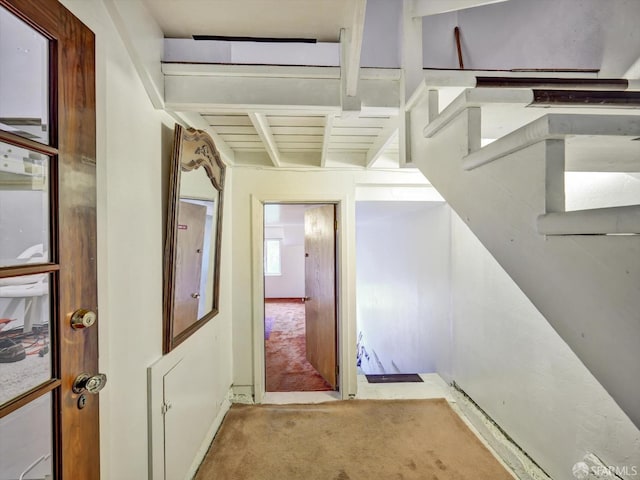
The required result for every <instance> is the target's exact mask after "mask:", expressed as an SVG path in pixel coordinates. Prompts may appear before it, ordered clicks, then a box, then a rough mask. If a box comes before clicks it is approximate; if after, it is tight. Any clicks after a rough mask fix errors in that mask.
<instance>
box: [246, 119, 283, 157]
mask: <svg viewBox="0 0 640 480" xmlns="http://www.w3.org/2000/svg"><path fill="white" fill-rule="evenodd" d="M249 118H250V119H251V122H252V123H253V126H254V127H255V129H256V131H257V132H258V135H260V138H261V139H262V143H263V144H264V148H265V150H266V151H267V153H268V154H269V158H271V161H272V162H273V165H274V166H276V167H280V166H281V165H282V160H281V157H280V151H279V150H278V145H277V143H276V141H275V139H274V138H273V133H272V132H271V127H270V126H269V122H268V121H267V117H266V116H265V115H263V114H262V113H249Z"/></svg>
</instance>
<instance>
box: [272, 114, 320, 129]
mask: <svg viewBox="0 0 640 480" xmlns="http://www.w3.org/2000/svg"><path fill="white" fill-rule="evenodd" d="M267 119H268V120H269V125H271V126H272V127H323V126H324V122H325V115H315V116H300V115H297V116H289V115H269V116H268V117H267Z"/></svg>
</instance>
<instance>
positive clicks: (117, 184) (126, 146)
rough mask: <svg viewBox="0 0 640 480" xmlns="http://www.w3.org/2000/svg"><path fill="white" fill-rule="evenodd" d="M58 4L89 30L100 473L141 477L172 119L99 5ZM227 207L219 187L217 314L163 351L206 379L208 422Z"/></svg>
mask: <svg viewBox="0 0 640 480" xmlns="http://www.w3.org/2000/svg"><path fill="white" fill-rule="evenodd" d="M63 3H64V4H65V5H66V6H67V8H69V9H70V10H71V11H72V12H73V13H74V14H75V15H76V16H78V17H79V18H80V19H81V20H82V21H83V22H85V23H86V24H87V25H88V26H89V28H91V29H92V30H93V31H94V32H95V34H96V50H97V59H96V83H97V147H98V148H97V154H98V158H97V175H98V297H99V305H100V312H99V319H100V320H99V328H100V369H101V371H103V372H105V373H106V374H107V375H108V376H109V383H108V384H107V386H106V388H105V389H104V390H103V391H102V392H101V394H100V397H101V398H100V399H101V401H100V406H101V415H100V416H101V418H100V428H101V474H102V478H106V479H109V478H113V479H118V480H129V479H131V480H140V479H143V478H147V474H148V472H147V470H148V468H147V455H148V441H149V439H148V436H147V371H146V369H147V367H148V366H149V365H151V364H152V363H153V362H154V361H156V360H157V359H159V358H160V357H161V356H162V259H163V244H162V243H163V240H162V237H163V231H164V220H163V216H164V210H165V205H166V202H165V195H166V181H167V178H166V173H165V172H166V162H167V159H168V158H169V157H168V156H169V154H170V150H171V142H172V138H173V124H174V122H173V120H172V119H171V118H170V117H169V116H168V115H167V114H165V113H163V112H160V111H157V110H155V109H154V108H153V107H152V105H151V102H150V100H149V97H148V96H147V94H146V92H145V90H144V88H143V86H142V83H141V81H140V79H139V77H138V75H137V73H136V70H135V68H134V66H133V63H132V61H131V59H130V57H129V55H128V53H127V51H126V49H125V46H124V45H123V43H122V41H121V39H120V37H119V36H118V34H117V33H116V29H115V27H114V25H113V24H112V23H111V21H110V17H109V13H108V12H107V10H106V9H105V6H104V4H103V2H102V1H99V0H64V2H63ZM154 41H155V42H162V38H161V36H160V35H159V36H158V38H150V39H149V42H150V43H153V42H154ZM232 178H233V176H232V175H230V176H229V178H228V186H229V188H230V187H231V184H232ZM163 185H165V187H164V188H163ZM231 206H232V205H231V194H230V191H227V195H226V199H225V207H227V209H226V210H225V219H224V227H223V239H222V258H221V261H222V265H221V266H222V271H221V291H220V295H221V297H220V306H221V311H220V313H219V314H218V316H217V317H215V318H214V319H213V320H212V321H210V322H209V323H208V324H207V325H205V326H204V327H203V328H202V329H200V330H199V331H198V333H197V334H196V335H194V336H193V337H191V338H190V339H188V340H187V341H185V342H184V343H183V344H182V345H180V346H179V347H178V349H176V351H174V352H172V353H171V355H176V356H177V355H185V356H188V357H189V358H196V359H200V361H196V362H193V365H195V366H196V368H193V369H191V370H189V372H188V374H189V375H192V376H193V383H194V385H196V384H198V382H205V384H212V389H213V390H214V391H215V398H210V399H207V402H206V404H205V405H203V406H202V409H200V408H199V409H197V410H198V411H203V410H204V411H206V412H208V413H209V415H208V416H209V417H210V418H211V417H214V416H215V415H216V413H217V408H219V405H220V404H221V401H222V399H223V398H224V397H225V395H226V394H227V391H228V388H229V386H230V384H231V368H232V365H231V351H230V349H231V345H230V344H231V342H230V337H231V314H230V312H231V301H230V300H231V295H230V278H231V270H230V267H231V265H230V263H229V262H228V259H229V256H230V250H231ZM212 355H213V356H214V357H215V358H213V357H212ZM198 367H199V368H198ZM205 420H206V421H208V420H209V419H208V418H206V419H204V420H203V422H204V421H205ZM186 423H188V422H185V424H186ZM182 435H187V436H190V435H193V433H192V432H190V431H183V432H182ZM194 455H195V452H194Z"/></svg>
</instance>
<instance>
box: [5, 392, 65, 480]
mask: <svg viewBox="0 0 640 480" xmlns="http://www.w3.org/2000/svg"><path fill="white" fill-rule="evenodd" d="M52 426H53V422H52V419H51V394H46V395H43V396H42V397H40V398H38V399H36V400H34V401H33V402H30V403H28V404H27V405H25V406H24V407H22V408H20V409H18V410H16V411H15V412H13V413H10V414H9V415H7V416H6V417H3V418H0V478H2V479H5V478H6V479H19V478H23V479H25V480H27V479H46V480H49V479H53V475H52V470H53V469H52V458H51V453H52V450H53V445H52V438H53V435H52Z"/></svg>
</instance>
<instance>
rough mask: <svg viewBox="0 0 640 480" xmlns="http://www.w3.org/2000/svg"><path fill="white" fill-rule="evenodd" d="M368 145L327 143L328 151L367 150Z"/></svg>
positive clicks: (369, 145)
mask: <svg viewBox="0 0 640 480" xmlns="http://www.w3.org/2000/svg"><path fill="white" fill-rule="evenodd" d="M369 148H371V144H370V143H340V142H333V141H331V142H329V150H369Z"/></svg>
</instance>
